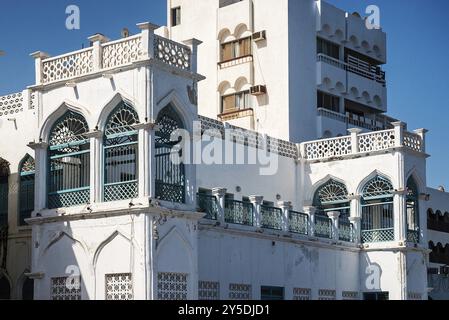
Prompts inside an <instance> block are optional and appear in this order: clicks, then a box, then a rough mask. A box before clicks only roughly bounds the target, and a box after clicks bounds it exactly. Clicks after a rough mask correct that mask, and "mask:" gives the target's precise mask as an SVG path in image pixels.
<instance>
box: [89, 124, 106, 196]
mask: <svg viewBox="0 0 449 320" xmlns="http://www.w3.org/2000/svg"><path fill="white" fill-rule="evenodd" d="M87 137H88V138H89V142H90V203H98V202H101V201H102V199H103V172H104V170H103V169H104V157H103V132H102V131H99V130H94V131H91V132H89V133H88V134H87Z"/></svg>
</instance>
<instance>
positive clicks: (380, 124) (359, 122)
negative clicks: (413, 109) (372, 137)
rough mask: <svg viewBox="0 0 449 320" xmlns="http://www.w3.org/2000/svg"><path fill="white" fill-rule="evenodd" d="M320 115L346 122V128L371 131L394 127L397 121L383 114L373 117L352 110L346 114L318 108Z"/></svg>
mask: <svg viewBox="0 0 449 320" xmlns="http://www.w3.org/2000/svg"><path fill="white" fill-rule="evenodd" d="M318 117H324V118H327V119H331V120H336V121H339V122H341V123H343V124H345V126H346V128H352V127H356V128H361V129H366V130H369V131H380V130H387V129H392V128H393V125H392V123H393V122H396V121H397V120H395V119H392V118H390V117H387V116H383V115H373V118H374V119H373V118H368V117H362V116H359V115H356V114H353V113H351V112H346V114H343V113H339V112H335V111H331V110H328V109H324V108H318Z"/></svg>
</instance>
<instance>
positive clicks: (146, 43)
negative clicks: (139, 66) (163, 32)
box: [137, 22, 159, 59]
mask: <svg viewBox="0 0 449 320" xmlns="http://www.w3.org/2000/svg"><path fill="white" fill-rule="evenodd" d="M137 27H138V28H139V29H140V30H141V35H142V48H143V51H144V52H143V53H144V54H146V55H147V56H148V58H149V59H151V58H154V31H155V30H156V29H157V28H159V26H157V25H155V24H152V23H150V22H143V23H138V24H137Z"/></svg>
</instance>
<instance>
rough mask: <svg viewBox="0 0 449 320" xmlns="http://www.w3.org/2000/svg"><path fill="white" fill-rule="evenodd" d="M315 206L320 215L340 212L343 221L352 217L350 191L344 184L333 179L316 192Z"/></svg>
mask: <svg viewBox="0 0 449 320" xmlns="http://www.w3.org/2000/svg"><path fill="white" fill-rule="evenodd" d="M313 205H314V207H315V208H316V209H317V214H319V215H326V213H327V212H331V211H338V212H340V219H341V220H347V219H348V218H349V217H350V203H349V199H348V190H347V189H346V186H345V185H344V184H343V183H341V182H338V181H335V180H333V179H331V180H329V181H328V182H326V183H325V184H324V185H322V186H321V187H319V188H318V190H317V191H316V192H315V196H314V200H313Z"/></svg>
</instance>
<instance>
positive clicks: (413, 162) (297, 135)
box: [0, 0, 449, 300]
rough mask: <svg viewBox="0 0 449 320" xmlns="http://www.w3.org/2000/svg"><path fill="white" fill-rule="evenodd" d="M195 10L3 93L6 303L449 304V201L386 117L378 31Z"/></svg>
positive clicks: (42, 57) (417, 145)
mask: <svg viewBox="0 0 449 320" xmlns="http://www.w3.org/2000/svg"><path fill="white" fill-rule="evenodd" d="M192 2H193V1H187V0H168V4H167V14H168V22H167V26H166V27H161V28H158V27H156V26H154V25H152V24H149V23H143V24H139V25H138V26H139V28H140V29H141V31H140V33H139V34H136V35H134V36H130V37H126V38H123V39H119V40H116V41H109V39H107V38H106V37H105V36H102V35H95V36H93V37H91V38H89V39H90V41H91V43H92V45H91V46H90V47H89V48H86V49H83V50H80V51H77V52H71V53H67V54H64V55H62V56H57V57H50V56H49V55H47V54H45V53H42V52H37V53H34V54H33V57H34V58H35V59H36V83H35V84H34V85H32V86H30V87H28V89H26V90H25V91H23V92H21V93H17V94H11V95H8V96H5V97H0V132H1V133H2V136H3V137H4V139H3V141H5V142H6V143H2V145H1V146H0V157H1V161H0V199H1V200H0V201H1V202H0V224H1V232H0V243H1V246H0V258H1V259H0V263H1V265H0V298H13V299H20V298H29V297H30V296H31V295H32V296H34V298H36V299H186V298H189V299H242V300H243V299H297V300H305V299H321V300H329V299H331V300H333V299H356V300H358V299H398V300H405V299H419V300H423V299H427V298H428V297H431V298H435V299H441V298H443V299H444V298H447V297H448V294H449V292H448V290H447V278H446V277H444V273H445V272H446V268H444V266H445V265H447V264H448V261H447V257H448V254H449V253H448V252H447V246H446V247H445V245H446V243H448V242H449V239H448V235H447V231H448V230H446V229H447V228H445V223H446V222H447V221H446V218H447V216H448V214H447V212H448V211H449V194H448V193H446V192H444V190H433V189H430V188H428V187H427V184H426V159H427V157H428V155H427V154H426V148H425V133H426V130H424V129H420V130H416V131H415V132H409V131H407V128H406V125H405V124H404V123H402V122H400V121H396V120H395V119H391V118H389V117H388V116H387V115H385V112H386V111H387V93H386V87H387V81H386V77H385V73H384V72H383V71H382V68H381V65H382V64H384V63H386V62H387V54H386V41H385V39H386V37H385V33H384V32H383V31H382V30H368V29H367V28H366V27H365V22H364V20H363V19H362V18H361V17H360V16H358V15H357V14H347V13H345V12H344V11H342V10H340V9H337V8H335V7H333V6H331V5H329V4H327V3H325V2H323V1H315V0H302V1H296V0H295V1H293V0H276V1H271V0H256V1H250V0H243V1H221V0H220V1H218V0H217V1H210V0H196V1H195V3H194V5H193V4H192ZM196 39H199V40H201V41H199V40H196ZM201 42H202V43H201ZM180 129H183V130H184V131H180ZM232 129H233V130H232ZM348 130H349V132H348ZM201 138H202V139H201ZM321 138H323V139H321ZM316 139H321V140H316ZM224 140H226V142H228V145H227V146H223V145H221V144H220V143H221V142H222V141H224ZM12 141H14V143H12ZM188 142H192V145H190V144H186V143H188ZM229 146H230V148H227V147H229ZM180 147H181V149H180ZM230 150H232V154H231V155H230V156H229V152H230ZM234 152H235V155H234ZM239 152H240V153H239ZM242 155H243V157H241V156H242ZM179 156H181V157H182V159H183V160H182V161H180V162H177V161H174V160H176V158H177V157H179ZM239 157H241V158H240V160H241V161H236V160H238V159H239ZM199 158H201V160H202V161H198V160H199ZM222 158H225V159H224V160H227V161H226V162H223V161H221V160H223V159H222ZM231 160H232V161H231ZM232 163H233V164H232ZM429 248H430V249H429ZM429 256H430V257H429ZM429 258H430V260H429Z"/></svg>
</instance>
